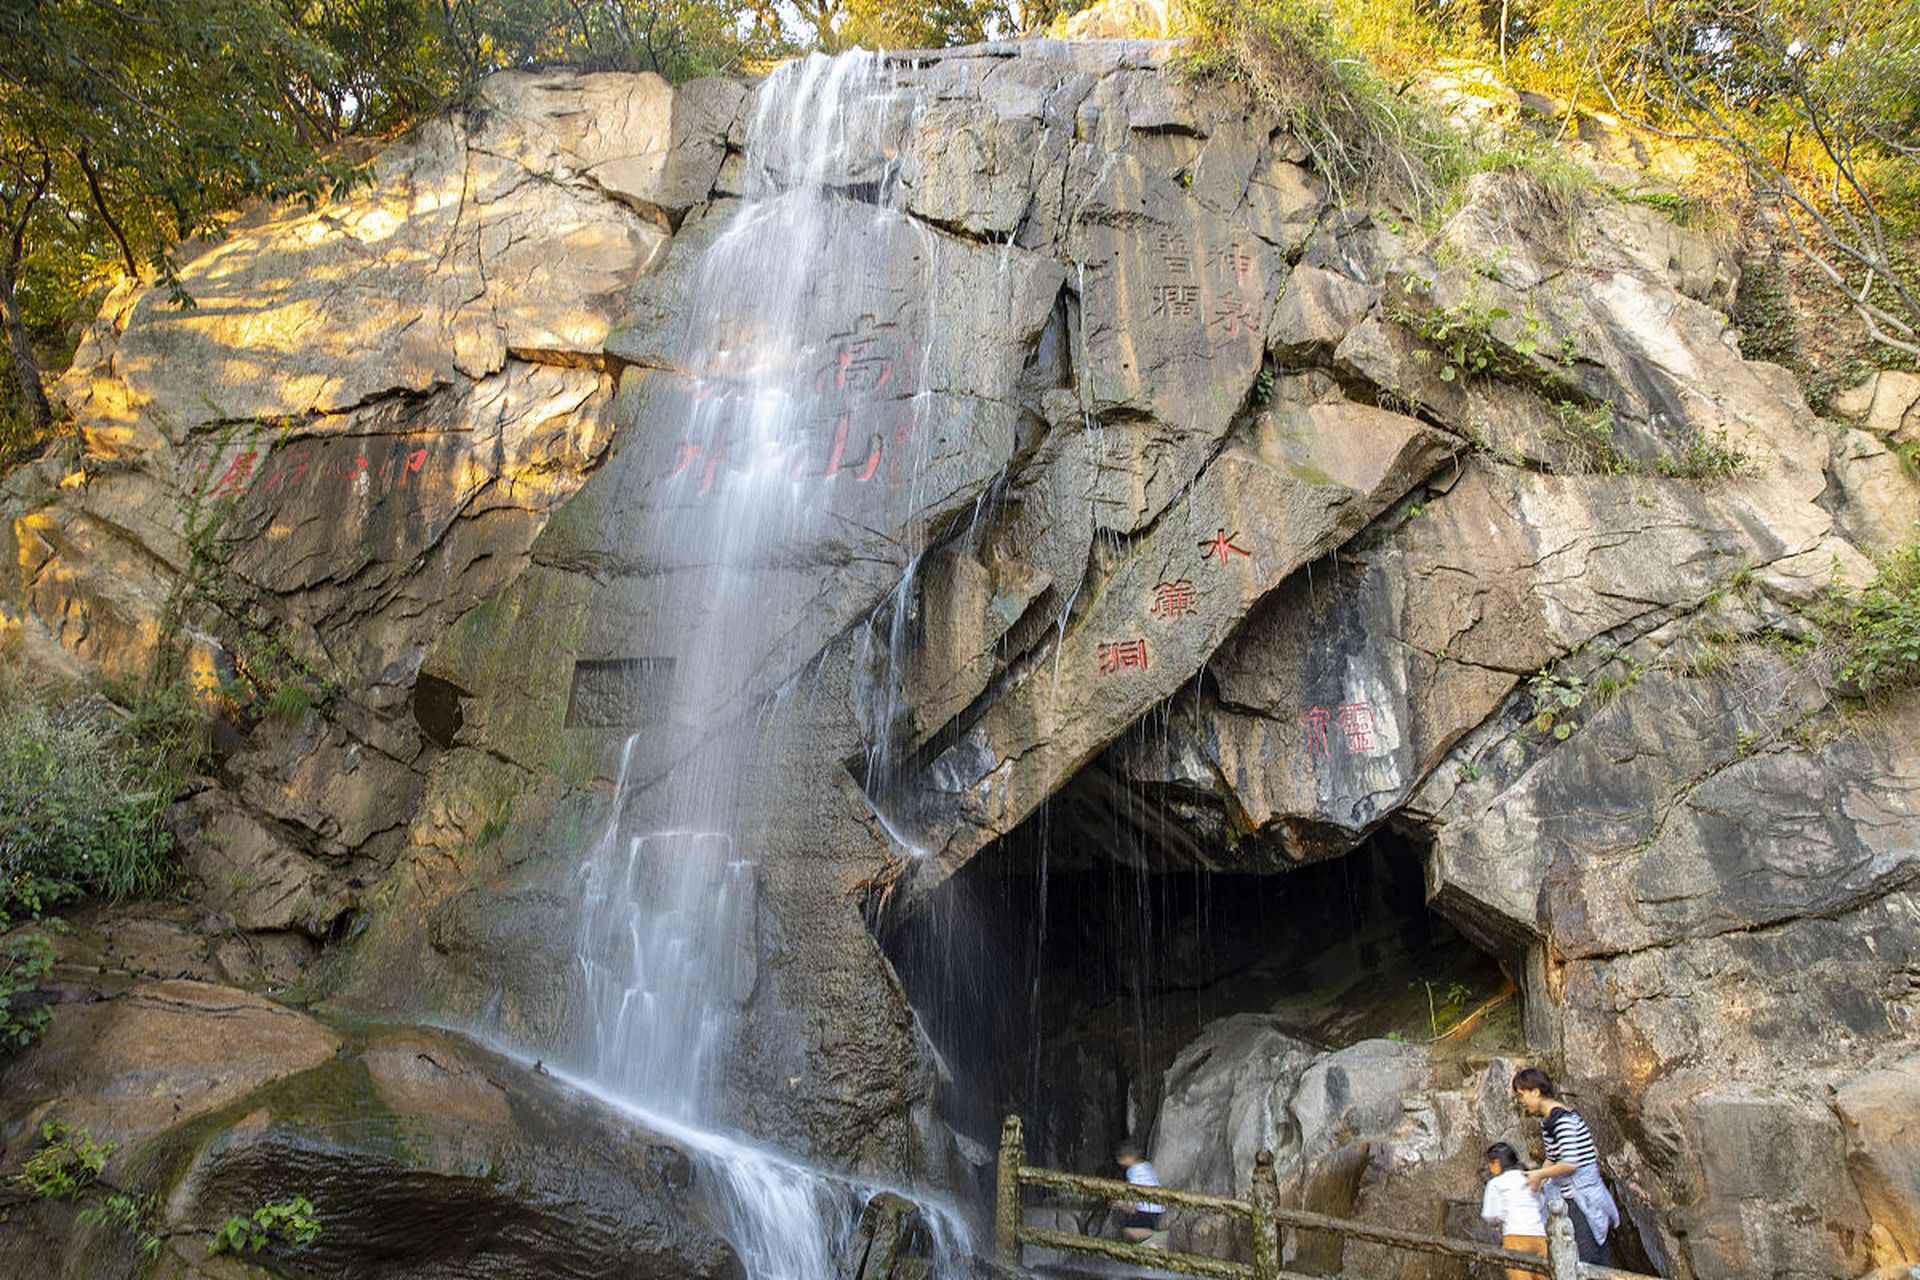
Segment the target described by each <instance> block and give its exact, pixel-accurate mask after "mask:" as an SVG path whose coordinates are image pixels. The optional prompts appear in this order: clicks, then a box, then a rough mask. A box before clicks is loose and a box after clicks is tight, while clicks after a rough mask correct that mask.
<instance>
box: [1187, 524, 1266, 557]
mask: <svg viewBox="0 0 1920 1280" xmlns="http://www.w3.org/2000/svg"><path fill="white" fill-rule="evenodd" d="M1239 536H1240V531H1239V530H1238V529H1235V530H1234V531H1233V532H1232V533H1228V532H1227V531H1226V530H1225V529H1221V530H1220V531H1218V532H1217V533H1215V534H1214V535H1213V536H1212V537H1211V538H1207V539H1205V540H1204V541H1202V542H1201V543H1200V544H1199V546H1200V558H1201V559H1202V560H1211V559H1213V558H1214V557H1215V556H1219V557H1220V563H1221V564H1225V563H1226V562H1227V559H1228V557H1230V556H1246V557H1248V558H1249V559H1251V558H1252V556H1253V553H1252V552H1251V551H1248V550H1247V549H1246V548H1245V547H1243V546H1241V545H1240V544H1239V543H1237V542H1235V541H1234V539H1235V538H1238V537H1239Z"/></svg>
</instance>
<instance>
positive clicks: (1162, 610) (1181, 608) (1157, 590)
mask: <svg viewBox="0 0 1920 1280" xmlns="http://www.w3.org/2000/svg"><path fill="white" fill-rule="evenodd" d="M1198 599H1199V597H1198V596H1197V595H1196V594H1195V592H1194V589H1193V583H1192V582H1191V581H1189V580H1188V579H1186V578H1176V579H1174V580H1173V581H1171V582H1162V583H1160V584H1158V585H1157V586H1155V587H1154V589H1153V603H1152V604H1150V605H1148V606H1147V612H1148V613H1149V614H1151V615H1153V616H1154V617H1156V618H1162V619H1165V620H1166V621H1168V622H1173V621H1176V620H1178V619H1180V618H1184V617H1186V616H1187V615H1188V614H1190V613H1192V612H1193V610H1194V606H1195V604H1196V603H1197V602H1198Z"/></svg>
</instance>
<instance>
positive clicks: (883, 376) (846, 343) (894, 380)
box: [666, 315, 917, 494]
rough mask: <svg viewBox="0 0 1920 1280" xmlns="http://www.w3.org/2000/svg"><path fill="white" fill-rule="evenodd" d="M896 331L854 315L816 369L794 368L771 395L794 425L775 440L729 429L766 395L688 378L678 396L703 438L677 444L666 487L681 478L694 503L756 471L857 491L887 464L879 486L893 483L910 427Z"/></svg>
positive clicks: (751, 384) (911, 412)
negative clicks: (723, 482)
mask: <svg viewBox="0 0 1920 1280" xmlns="http://www.w3.org/2000/svg"><path fill="white" fill-rule="evenodd" d="M897 328H898V326H897V325H893V324H883V323H881V322H879V321H878V320H876V319H875V318H874V317H873V316H871V315H862V316H860V317H859V318H858V319H857V320H855V321H854V323H853V324H852V326H851V327H850V328H848V329H846V330H845V331H843V332H840V333H835V334H832V335H831V336H829V337H828V338H827V340H826V342H825V343H824V344H823V346H824V351H825V355H824V356H823V357H822V358H820V359H819V361H818V363H816V364H813V365H811V366H810V367H806V368H803V371H802V372H801V373H800V375H799V379H797V380H796V381H798V385H797V386H794V387H789V388H782V389H781V390H783V391H791V392H795V393H797V394H796V395H795V396H794V397H793V399H792V402H791V403H792V406H793V407H792V408H791V409H790V410H788V412H792V413H794V414H796V415H798V422H799V423H801V424H804V425H802V426H798V427H797V429H795V430H792V431H787V430H782V431H778V432H775V433H773V435H774V436H775V437H776V438H774V439H771V440H769V439H767V438H766V436H767V433H766V432H764V431H761V432H757V433H755V437H756V439H757V441H758V442H757V443H755V442H754V441H753V440H749V439H747V438H743V433H741V432H740V431H739V430H738V427H737V420H738V419H739V418H740V417H741V416H743V415H752V414H754V413H756V412H757V410H756V408H755V404H756V402H758V400H759V399H760V398H762V397H763V396H764V395H765V393H767V392H768V391H769V390H770V388H768V387H765V386H758V384H757V382H756V381H754V380H752V379H750V380H749V381H748V382H744V383H740V384H729V383H722V382H711V381H708V380H707V379H705V378H700V379H697V380H696V381H695V382H694V383H693V386H692V388H691V389H690V391H689V392H688V395H689V398H690V399H691V400H692V401H693V402H694V403H695V404H696V405H699V406H700V408H699V410H698V411H697V413H696V415H695V417H694V419H693V420H694V423H695V424H696V427H697V428H699V429H703V430H704V431H705V432H706V433H707V434H708V438H707V439H704V440H698V439H692V440H682V441H680V442H679V443H678V444H677V445H676V446H675V450H674V455H673V460H672V463H671V465H670V466H669V467H668V469H667V473H666V474H667V476H668V478H673V477H676V476H681V477H685V481H686V482H688V483H691V484H692V485H693V486H694V488H695V489H696V491H697V492H699V493H701V494H704V493H707V492H708V491H709V490H711V489H712V488H713V486H714V484H715V483H716V481H719V480H720V479H721V478H722V477H723V476H724V475H726V474H730V473H733V472H736V471H751V470H758V469H759V468H760V467H761V466H762V465H766V466H770V467H772V468H773V469H774V470H775V471H776V472H777V473H781V474H784V475H785V476H786V477H787V479H789V480H791V481H793V482H795V483H800V482H805V481H813V480H833V479H837V478H841V477H844V478H846V479H848V480H851V481H853V482H855V483H859V484H865V483H868V482H870V481H872V480H874V479H876V478H877V477H879V476H880V474H881V466H882V464H883V463H887V479H888V480H897V479H899V478H900V477H901V474H902V472H903V470H904V469H905V468H904V467H903V463H902V458H903V456H904V449H903V446H905V444H906V443H907V441H908V440H909V439H910V437H911V435H912V433H913V431H914V428H915V425H916V422H917V419H916V416H915V407H914V403H913V399H912V396H913V392H912V390H911V389H910V388H908V387H902V386H901V383H902V382H903V381H908V382H910V381H911V378H910V377H906V378H903V377H902V376H901V374H900V372H899V371H898V370H897V369H896V367H895V361H894V351H895V347H896V345H897V334H896V332H895V330H896V329H897ZM816 350H819V348H816ZM907 372H908V373H909V374H910V373H911V369H909V370H908V371H907ZM809 373H810V374H811V376H810V378H809ZM780 380H782V381H784V378H782V379H780ZM756 387H757V389H756ZM788 437H793V438H791V439H789V438H788ZM889 439H891V441H892V444H893V446H894V447H893V448H892V449H889V448H888V447H887V446H888V441H889ZM889 458H891V462H888V459H889Z"/></svg>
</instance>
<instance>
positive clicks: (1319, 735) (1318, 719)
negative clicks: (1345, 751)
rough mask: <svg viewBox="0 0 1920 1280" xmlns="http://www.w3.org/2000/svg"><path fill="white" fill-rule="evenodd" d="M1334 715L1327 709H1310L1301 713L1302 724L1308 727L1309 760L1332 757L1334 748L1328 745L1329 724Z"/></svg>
mask: <svg viewBox="0 0 1920 1280" xmlns="http://www.w3.org/2000/svg"><path fill="white" fill-rule="evenodd" d="M1332 719H1333V716H1332V714H1331V713H1330V712H1329V711H1328V710H1327V709H1326V708H1325V707H1308V708H1307V709H1306V710H1305V711H1302V712H1301V713H1300V721H1301V723H1303V724H1305V725H1306V726H1307V758H1308V759H1313V758H1314V757H1316V756H1330V755H1332V754H1333V748H1332V747H1331V746H1329V745H1328V743H1327V722H1328V721H1330V720H1332Z"/></svg>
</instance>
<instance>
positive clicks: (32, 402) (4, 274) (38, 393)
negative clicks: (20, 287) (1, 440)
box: [0, 262, 53, 435]
mask: <svg viewBox="0 0 1920 1280" xmlns="http://www.w3.org/2000/svg"><path fill="white" fill-rule="evenodd" d="M0 323H4V324H5V325H6V329H7V345H8V346H10V347H11V348H12V349H13V369H14V372H15V373H17V374H18V375H19V376H20V399H21V400H22V401H23V402H24V403H25V404H26V406H27V421H28V422H30V423H32V424H33V430H34V433H35V434H36V435H45V434H46V433H47V432H48V431H50V430H52V428H53V406H52V405H50V404H48V403H47V390H46V388H45V387H44V386H42V385H41V383H40V361H39V360H38V359H36V358H35V356H34V354H33V343H32V341H31V340H30V339H29V338H28V337H27V322H26V319H25V318H24V317H23V316H21V314H20V300H19V299H18V298H17V297H15V296H14V291H13V264H12V263H10V262H0Z"/></svg>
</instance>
